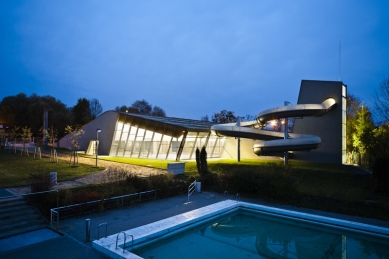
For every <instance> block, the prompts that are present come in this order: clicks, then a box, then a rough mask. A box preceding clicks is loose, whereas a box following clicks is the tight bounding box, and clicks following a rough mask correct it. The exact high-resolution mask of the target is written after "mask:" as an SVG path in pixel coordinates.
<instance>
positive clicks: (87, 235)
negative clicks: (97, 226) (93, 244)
mask: <svg viewBox="0 0 389 259" xmlns="http://www.w3.org/2000/svg"><path fill="white" fill-rule="evenodd" d="M85 232H86V233H85V234H86V235H85V239H86V240H85V242H90V219H86V220H85Z"/></svg>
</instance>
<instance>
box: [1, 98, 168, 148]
mask: <svg viewBox="0 0 389 259" xmlns="http://www.w3.org/2000/svg"><path fill="white" fill-rule="evenodd" d="M115 110H116V111H120V112H130V113H136V114H144V115H153V116H166V113H165V111H164V110H163V109H162V108H160V107H158V106H151V104H149V103H148V102H147V101H146V100H137V101H135V102H133V103H132V104H131V105H129V106H126V105H122V106H121V107H119V106H117V107H116V108H115ZM44 111H47V112H48V117H49V120H48V123H49V124H48V129H47V130H46V131H44V129H43V113H44ZM102 112H103V107H102V105H101V104H100V102H99V100H98V99H96V98H93V99H87V98H79V99H78V100H77V103H76V104H75V105H74V106H72V107H67V106H66V105H65V104H64V103H63V102H61V101H60V100H58V99H56V98H54V97H52V96H49V95H46V96H38V95H37V94H32V95H30V96H27V95H26V94H25V93H19V94H17V95H14V96H7V97H4V98H3V100H2V101H1V102H0V125H1V127H0V137H1V138H2V139H4V138H6V137H7V138H10V139H15V138H16V137H21V136H22V135H23V139H27V138H25V136H24V135H26V134H27V133H26V134H25V132H28V134H27V135H29V137H42V138H43V137H44V136H45V137H48V138H49V142H50V143H54V142H55V140H57V139H60V138H62V137H63V136H65V135H66V134H68V133H69V129H72V130H73V131H76V130H78V129H79V128H81V127H82V126H84V125H85V124H87V123H88V122H90V121H92V120H94V119H95V118H96V117H98V116H99V115H100V114H102ZM21 129H24V131H23V132H22V131H21Z"/></svg>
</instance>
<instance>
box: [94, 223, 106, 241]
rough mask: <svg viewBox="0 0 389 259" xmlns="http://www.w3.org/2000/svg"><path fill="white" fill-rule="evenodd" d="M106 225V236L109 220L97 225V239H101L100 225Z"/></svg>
mask: <svg viewBox="0 0 389 259" xmlns="http://www.w3.org/2000/svg"><path fill="white" fill-rule="evenodd" d="M104 225H105V237H107V230H108V224H107V222H104V223H101V224H99V226H98V227H97V239H100V227H101V226H104Z"/></svg>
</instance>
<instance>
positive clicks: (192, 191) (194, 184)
mask: <svg viewBox="0 0 389 259" xmlns="http://www.w3.org/2000/svg"><path fill="white" fill-rule="evenodd" d="M195 190H196V180H194V182H193V183H191V184H190V185H189V186H188V202H189V197H190V196H191V195H192V193H194V192H195Z"/></svg>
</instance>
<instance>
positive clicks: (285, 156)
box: [284, 101, 289, 165]
mask: <svg viewBox="0 0 389 259" xmlns="http://www.w3.org/2000/svg"><path fill="white" fill-rule="evenodd" d="M288 104H289V102H288V101H285V102H284V105H285V106H288ZM288 124H289V120H288V118H285V119H284V139H288V131H289V125H288ZM284 165H288V150H286V151H285V152H284Z"/></svg>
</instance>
